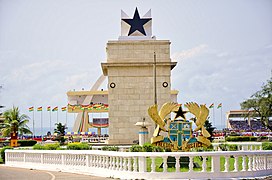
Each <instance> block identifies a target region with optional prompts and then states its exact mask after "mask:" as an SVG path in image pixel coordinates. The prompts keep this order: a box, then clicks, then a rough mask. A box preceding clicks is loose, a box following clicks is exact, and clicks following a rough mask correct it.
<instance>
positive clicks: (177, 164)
mask: <svg viewBox="0 0 272 180" xmlns="http://www.w3.org/2000/svg"><path fill="white" fill-rule="evenodd" d="M175 159H176V165H175V167H176V172H180V164H179V156H175Z"/></svg>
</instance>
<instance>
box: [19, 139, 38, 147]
mask: <svg viewBox="0 0 272 180" xmlns="http://www.w3.org/2000/svg"><path fill="white" fill-rule="evenodd" d="M18 143H19V144H20V147H24V146H34V145H35V144H36V143H37V141H35V140H18Z"/></svg>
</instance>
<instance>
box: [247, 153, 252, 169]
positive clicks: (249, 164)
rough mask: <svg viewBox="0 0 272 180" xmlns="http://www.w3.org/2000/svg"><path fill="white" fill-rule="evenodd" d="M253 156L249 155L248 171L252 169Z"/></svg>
mask: <svg viewBox="0 0 272 180" xmlns="http://www.w3.org/2000/svg"><path fill="white" fill-rule="evenodd" d="M252 164H253V162H252V156H248V171H252Z"/></svg>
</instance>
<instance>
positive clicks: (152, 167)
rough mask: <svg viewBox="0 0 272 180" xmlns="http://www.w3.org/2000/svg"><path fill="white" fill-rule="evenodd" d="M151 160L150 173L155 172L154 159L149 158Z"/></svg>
mask: <svg viewBox="0 0 272 180" xmlns="http://www.w3.org/2000/svg"><path fill="white" fill-rule="evenodd" d="M150 158H151V172H156V170H155V168H156V165H155V158H156V157H150Z"/></svg>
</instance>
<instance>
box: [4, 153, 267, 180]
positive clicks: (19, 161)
mask: <svg viewBox="0 0 272 180" xmlns="http://www.w3.org/2000/svg"><path fill="white" fill-rule="evenodd" d="M5 153H6V159H5V160H6V165H7V166H14V167H23V168H33V169H41V170H53V171H64V172H74V173H83V174H90V175H95V176H102V177H113V178H121V179H211V178H212V179H214V178H226V179H229V178H248V177H261V176H267V175H271V174H272V151H263V150H258V151H214V152H156V153H149V152H112V151H98V150H77V151H72V150H6V151H5ZM168 157H172V160H174V161H172V163H173V164H172V165H173V166H174V167H171V168H170V167H168V165H169V164H168V163H167V159H168ZM181 157H186V158H187V159H188V161H189V162H188V164H187V168H181V164H180V158H181ZM196 162H198V164H199V167H198V168H195V167H194V166H195V163H196ZM160 166H161V168H160ZM170 171H171V172H170ZM183 171H185V172H183Z"/></svg>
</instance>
